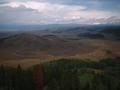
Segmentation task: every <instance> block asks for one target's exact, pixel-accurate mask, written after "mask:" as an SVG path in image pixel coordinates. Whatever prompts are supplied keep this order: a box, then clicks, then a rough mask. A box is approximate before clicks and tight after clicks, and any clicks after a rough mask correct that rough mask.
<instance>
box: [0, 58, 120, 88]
mask: <svg viewBox="0 0 120 90" xmlns="http://www.w3.org/2000/svg"><path fill="white" fill-rule="evenodd" d="M119 76H120V58H115V59H104V60H101V61H100V62H95V61H94V62H93V61H90V60H77V59H61V60H57V61H52V62H46V63H42V64H39V65H35V66H33V67H31V68H28V69H22V67H21V66H20V65H18V67H17V68H12V67H5V66H3V65H1V66H0V90H120V77H119Z"/></svg>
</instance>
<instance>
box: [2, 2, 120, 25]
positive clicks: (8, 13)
mask: <svg viewBox="0 0 120 90" xmlns="http://www.w3.org/2000/svg"><path fill="white" fill-rule="evenodd" d="M64 23H80V24H100V23H103V24H106V23H108V24H109V23H116V24H120V0H0V24H64Z"/></svg>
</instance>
